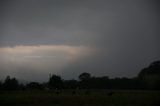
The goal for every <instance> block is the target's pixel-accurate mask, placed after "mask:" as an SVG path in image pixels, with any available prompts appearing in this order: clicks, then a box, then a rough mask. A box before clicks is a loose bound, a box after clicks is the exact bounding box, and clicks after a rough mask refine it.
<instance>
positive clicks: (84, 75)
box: [79, 72, 91, 81]
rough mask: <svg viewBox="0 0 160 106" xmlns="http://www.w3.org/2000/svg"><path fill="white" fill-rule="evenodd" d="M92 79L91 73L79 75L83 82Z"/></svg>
mask: <svg viewBox="0 0 160 106" xmlns="http://www.w3.org/2000/svg"><path fill="white" fill-rule="evenodd" d="M90 78H91V74H90V73H86V72H84V73H82V74H80V75H79V79H80V80H81V81H84V80H89V79H90Z"/></svg>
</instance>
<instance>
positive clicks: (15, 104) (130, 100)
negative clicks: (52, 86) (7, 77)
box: [0, 90, 160, 106]
mask: <svg viewBox="0 0 160 106" xmlns="http://www.w3.org/2000/svg"><path fill="white" fill-rule="evenodd" d="M108 92H109V91H107V90H97V91H89V92H86V91H85V90H81V91H76V94H72V91H71V90H65V91H62V92H60V94H56V93H55V92H54V91H14V92H7V91H5V92H4V91H3V92H0V106H160V92H158V91H114V94H113V95H108Z"/></svg>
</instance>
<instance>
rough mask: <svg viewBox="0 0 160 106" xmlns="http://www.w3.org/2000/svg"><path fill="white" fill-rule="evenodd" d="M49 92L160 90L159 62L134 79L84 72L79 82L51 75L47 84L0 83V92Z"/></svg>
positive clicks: (12, 79) (10, 79)
mask: <svg viewBox="0 0 160 106" xmlns="http://www.w3.org/2000/svg"><path fill="white" fill-rule="evenodd" d="M33 89H39V90H50V89H131V90H160V61H155V62H153V63H151V64H150V65H149V66H148V67H146V68H144V69H142V70H141V71H140V73H139V74H138V75H137V77H135V78H113V79H110V78H109V77H108V76H102V77H95V76H91V74H90V73H87V72H84V73H82V74H80V75H79V80H63V79H62V78H61V76H58V75H51V76H50V78H49V80H48V82H46V83H38V82H30V83H28V84H26V85H24V84H20V83H19V82H18V80H17V79H16V78H11V77H10V76H7V77H6V79H5V80H4V82H0V90H33Z"/></svg>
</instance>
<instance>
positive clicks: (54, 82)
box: [48, 74, 63, 89]
mask: <svg viewBox="0 0 160 106" xmlns="http://www.w3.org/2000/svg"><path fill="white" fill-rule="evenodd" d="M48 84H49V87H50V88H51V89H56V88H57V89H61V88H62V86H63V80H62V78H61V77H60V76H58V75H55V74H54V75H52V76H51V77H50V79H49V82H48Z"/></svg>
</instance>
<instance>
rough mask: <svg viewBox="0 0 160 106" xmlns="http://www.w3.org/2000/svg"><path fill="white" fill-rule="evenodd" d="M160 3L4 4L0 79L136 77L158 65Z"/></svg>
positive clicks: (5, 0) (0, 4)
mask: <svg viewBox="0 0 160 106" xmlns="http://www.w3.org/2000/svg"><path fill="white" fill-rule="evenodd" d="M159 10H160V9H159V1H158V0H1V1H0V79H4V78H5V77H6V76H7V75H10V76H13V77H16V78H18V79H20V80H24V81H47V80H48V77H49V74H50V73H51V74H58V75H61V76H62V77H63V78H64V79H72V78H77V77H78V75H79V74H80V73H82V72H89V73H91V74H92V75H93V76H104V75H106V76H109V77H130V78H131V77H135V76H136V75H137V74H138V73H139V71H140V70H141V69H142V68H144V67H146V66H147V65H149V64H150V63H151V62H153V61H155V60H158V59H160V33H159V31H160V27H159V25H160V22H159V19H160V17H159V16H160V15H159V13H160V11H159Z"/></svg>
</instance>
